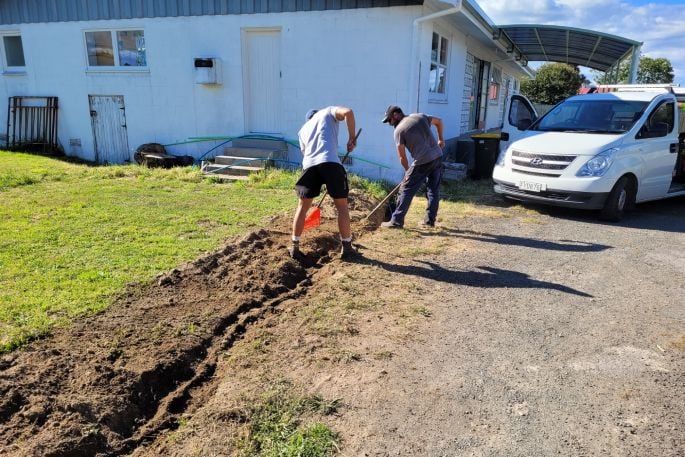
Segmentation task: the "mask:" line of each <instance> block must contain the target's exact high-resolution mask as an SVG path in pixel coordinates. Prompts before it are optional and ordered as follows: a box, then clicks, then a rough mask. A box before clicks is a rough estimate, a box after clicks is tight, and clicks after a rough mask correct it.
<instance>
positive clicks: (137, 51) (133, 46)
mask: <svg viewBox="0 0 685 457" xmlns="http://www.w3.org/2000/svg"><path fill="white" fill-rule="evenodd" d="M84 39H85V44H86V58H87V62H88V68H89V69H95V70H97V69H117V70H135V69H141V70H142V69H147V54H146V48H145V32H144V31H143V30H140V29H135V30H86V31H84Z"/></svg>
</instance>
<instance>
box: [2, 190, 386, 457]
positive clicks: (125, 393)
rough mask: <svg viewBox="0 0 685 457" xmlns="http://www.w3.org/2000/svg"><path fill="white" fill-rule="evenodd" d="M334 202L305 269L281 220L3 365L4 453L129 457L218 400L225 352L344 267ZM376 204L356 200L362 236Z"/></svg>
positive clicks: (310, 239) (307, 238) (308, 247)
mask: <svg viewBox="0 0 685 457" xmlns="http://www.w3.org/2000/svg"><path fill="white" fill-rule="evenodd" d="M327 200H328V201H327V205H325V206H324V208H323V211H322V213H323V214H322V224H321V226H320V227H318V228H316V229H314V230H311V231H309V232H306V233H305V235H304V237H303V242H302V250H303V251H304V253H305V258H304V259H301V260H300V261H294V260H292V259H290V258H289V257H288V255H287V249H286V247H287V244H288V243H289V238H290V224H291V219H290V216H288V215H283V216H280V217H277V218H275V219H273V220H272V221H270V223H269V224H268V227H267V228H265V229H262V230H258V231H255V232H252V233H250V234H248V235H247V236H245V237H243V238H242V239H238V240H233V241H231V242H229V243H227V244H226V245H225V246H224V247H223V248H222V249H220V250H219V251H217V252H214V253H210V254H207V255H205V256H203V257H201V258H199V259H197V260H195V261H193V262H191V263H188V264H186V265H183V266H181V267H179V268H177V269H174V270H172V271H170V272H167V273H165V274H163V275H160V276H159V277H158V278H156V279H155V280H154V281H153V282H151V283H149V284H143V285H141V284H132V285H130V287H128V289H127V291H126V292H124V293H123V294H122V295H121V296H120V297H117V298H116V299H115V300H114V303H113V304H112V305H111V306H110V307H109V308H108V309H107V310H106V311H104V312H102V313H100V314H98V315H96V316H93V317H89V318H84V319H81V320H78V321H77V322H76V323H75V324H74V325H73V326H72V327H71V328H68V329H61V330H57V331H55V332H54V334H53V335H52V336H50V337H48V338H45V339H43V340H40V341H35V342H34V343H33V344H31V345H29V346H28V347H27V348H24V349H23V350H19V351H15V352H13V353H10V354H6V355H4V356H2V357H1V358H0V454H2V455H27V456H28V455H40V456H57V455H60V456H63V455H70V456H92V455H122V454H128V453H131V452H133V451H134V450H135V449H136V448H138V447H139V446H141V445H142V444H144V443H146V442H149V441H151V440H152V439H154V438H155V437H156V436H157V435H159V434H160V433H161V432H162V431H165V430H169V429H173V428H174V427H176V425H177V423H178V420H179V417H180V416H181V415H182V414H188V413H192V410H193V408H195V405H198V404H201V403H202V399H203V398H206V397H208V396H211V395H212V391H213V388H214V387H213V385H214V384H213V375H214V373H215V369H216V364H217V357H218V354H220V353H222V352H225V351H226V350H227V349H229V348H230V347H231V346H232V345H233V344H234V343H235V341H236V340H238V339H240V338H241V336H242V335H243V334H244V332H245V330H246V328H248V327H249V326H250V325H252V324H253V323H255V322H259V320H260V319H261V317H262V316H263V315H264V314H265V313H268V312H269V310H271V309H273V308H274V307H278V306H279V304H281V303H283V302H284V301H286V300H293V299H297V298H298V297H301V296H302V295H304V294H305V293H306V292H307V289H308V288H309V287H310V286H311V284H312V275H313V274H314V273H315V272H316V271H318V270H320V269H321V267H322V266H323V265H325V264H327V263H329V262H332V261H334V262H338V261H339V260H337V252H338V250H339V248H340V243H339V241H338V237H337V224H336V221H335V218H334V214H333V212H334V209H333V207H332V205H331V204H330V199H327ZM374 203H375V202H374V201H373V199H371V198H369V197H368V196H366V195H364V194H361V193H354V194H352V195H351V198H350V210H351V216H352V219H353V227H354V229H355V230H356V233H355V235H356V237H357V239H358V238H359V237H361V236H363V234H364V233H366V232H368V231H370V230H373V229H374V228H375V227H376V224H373V223H365V222H364V221H363V220H362V219H363V217H364V216H365V215H366V214H367V213H368V211H369V210H370V209H371V208H372V207H373V204H374ZM376 222H377V221H376Z"/></svg>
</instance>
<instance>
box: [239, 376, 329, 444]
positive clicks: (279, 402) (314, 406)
mask: <svg viewBox="0 0 685 457" xmlns="http://www.w3.org/2000/svg"><path fill="white" fill-rule="evenodd" d="M338 406H339V402H338V401H335V400H334V401H326V400H324V399H323V398H322V397H320V396H318V395H308V396H298V395H294V394H291V393H289V392H288V391H287V389H285V388H284V387H283V386H281V387H277V388H275V389H274V390H272V391H269V392H267V393H266V394H265V395H264V396H263V398H262V399H261V401H259V402H256V404H254V405H253V406H252V408H251V410H250V412H249V414H248V421H249V434H248V436H247V438H246V439H245V440H244V441H243V442H242V443H240V444H239V447H240V448H241V454H240V455H241V457H328V456H333V455H335V453H336V452H337V449H338V443H339V441H340V438H339V435H338V434H337V433H335V432H334V431H332V430H331V429H330V428H329V427H328V426H327V425H325V424H323V423H320V422H311V423H307V424H303V423H302V422H303V421H302V417H303V416H304V415H306V414H317V415H323V416H326V415H330V414H333V413H334V412H336V410H337V408H338Z"/></svg>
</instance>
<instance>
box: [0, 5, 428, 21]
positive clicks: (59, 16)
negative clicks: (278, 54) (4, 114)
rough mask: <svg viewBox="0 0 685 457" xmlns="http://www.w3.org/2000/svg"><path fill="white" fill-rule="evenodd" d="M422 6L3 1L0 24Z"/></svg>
mask: <svg viewBox="0 0 685 457" xmlns="http://www.w3.org/2000/svg"><path fill="white" fill-rule="evenodd" d="M422 4H423V0H0V24H26V23H37V22H68V21H97V20H105V19H134V18H153V17H177V16H215V15H225V14H256V13H286V12H296V11H323V10H341V9H355V8H382V7H389V6H407V5H422Z"/></svg>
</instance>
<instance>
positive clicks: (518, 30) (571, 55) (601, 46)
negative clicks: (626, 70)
mask: <svg viewBox="0 0 685 457" xmlns="http://www.w3.org/2000/svg"><path fill="white" fill-rule="evenodd" d="M498 29H499V31H501V32H502V33H503V34H505V35H506V36H507V37H508V38H509V40H511V42H512V43H513V44H514V46H515V47H516V49H517V50H518V51H519V53H520V55H521V58H522V59H525V60H527V61H529V62H536V61H544V62H563V63H568V64H571V65H582V66H584V67H589V68H593V69H596V70H600V71H606V70H608V69H609V68H611V67H612V66H613V65H614V64H616V62H618V61H619V60H621V59H622V58H624V57H625V56H626V55H627V54H628V53H630V52H631V51H633V50H634V49H635V48H637V47H639V46H641V45H642V43H640V42H638V41H633V40H629V39H627V38H621V37H619V36H615V35H609V34H606V33H601V32H595V31H592V30H585V29H578V28H573V27H564V26H559V25H538V24H516V25H501V26H498Z"/></svg>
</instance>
